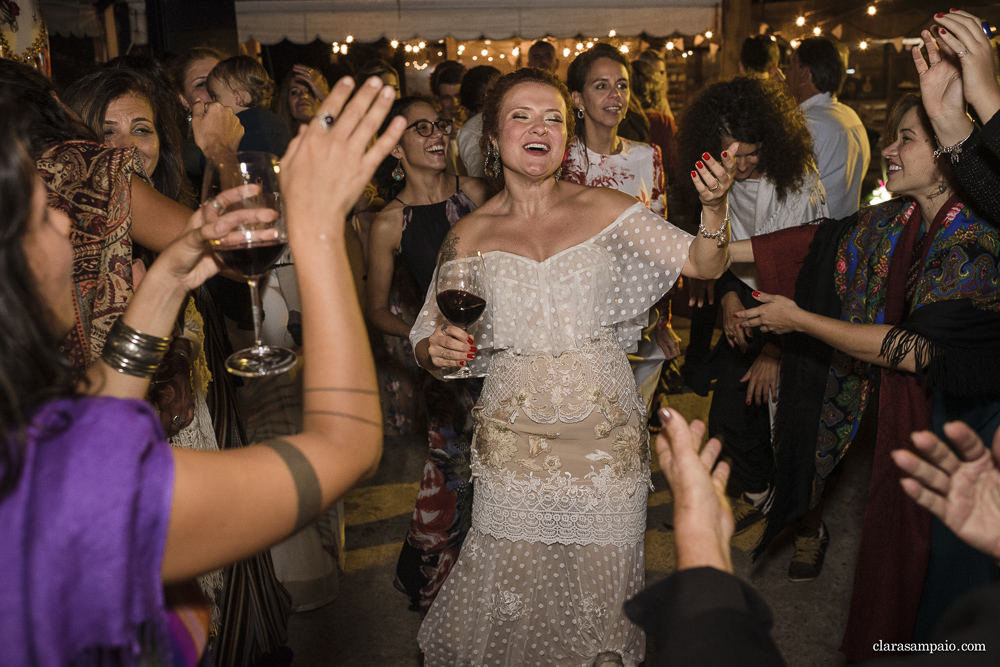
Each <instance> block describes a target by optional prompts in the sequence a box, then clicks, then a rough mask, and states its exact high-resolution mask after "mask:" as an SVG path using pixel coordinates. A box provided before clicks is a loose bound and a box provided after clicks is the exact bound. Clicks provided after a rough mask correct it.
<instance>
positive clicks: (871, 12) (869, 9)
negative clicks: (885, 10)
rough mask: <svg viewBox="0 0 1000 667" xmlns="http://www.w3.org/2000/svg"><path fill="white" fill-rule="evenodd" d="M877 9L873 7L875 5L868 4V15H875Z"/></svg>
mask: <svg viewBox="0 0 1000 667" xmlns="http://www.w3.org/2000/svg"><path fill="white" fill-rule="evenodd" d="M877 11H878V10H877V9H875V5H868V16H875V12H877Z"/></svg>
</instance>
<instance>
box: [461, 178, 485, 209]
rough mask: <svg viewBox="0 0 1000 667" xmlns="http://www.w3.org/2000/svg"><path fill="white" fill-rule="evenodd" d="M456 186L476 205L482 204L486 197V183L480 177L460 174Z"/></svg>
mask: <svg viewBox="0 0 1000 667" xmlns="http://www.w3.org/2000/svg"><path fill="white" fill-rule="evenodd" d="M458 187H459V188H461V189H462V192H464V193H465V194H466V196H468V197H469V199H471V200H472V202H473V203H474V204H475V205H476V206H482V205H483V204H484V203H486V200H487V199H488V196H489V195H488V192H487V189H486V183H485V182H483V180H482V179H480V178H473V177H471V176H461V177H459V179H458Z"/></svg>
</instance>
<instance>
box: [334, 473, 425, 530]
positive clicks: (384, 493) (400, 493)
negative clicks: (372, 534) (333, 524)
mask: <svg viewBox="0 0 1000 667" xmlns="http://www.w3.org/2000/svg"><path fill="white" fill-rule="evenodd" d="M419 488H420V482H413V483H412V484H381V485H379V486H362V487H359V488H357V489H352V490H351V491H350V492H349V493H348V494H347V495H346V496H344V521H345V523H346V524H347V525H348V526H358V525H361V524H363V523H372V522H373V521H381V520H382V519H389V518H391V517H394V516H399V515H400V514H412V513H413V506H414V504H415V503H416V501H417V490H418V489H419Z"/></svg>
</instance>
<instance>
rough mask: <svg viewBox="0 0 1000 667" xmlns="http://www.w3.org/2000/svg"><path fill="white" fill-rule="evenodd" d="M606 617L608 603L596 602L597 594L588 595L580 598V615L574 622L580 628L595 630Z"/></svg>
mask: <svg viewBox="0 0 1000 667" xmlns="http://www.w3.org/2000/svg"><path fill="white" fill-rule="evenodd" d="M607 617H608V603H607V602H598V598H597V595H588V596H586V597H584V598H582V599H581V600H580V615H579V616H578V617H577V619H576V624H577V626H578V627H580V628H581V629H585V630H595V629H596V628H598V627H601V626H602V625H603V624H604V621H605V619H607Z"/></svg>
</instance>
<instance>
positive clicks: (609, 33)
mask: <svg viewBox="0 0 1000 667" xmlns="http://www.w3.org/2000/svg"><path fill="white" fill-rule="evenodd" d="M617 34H618V33H616V32H615V31H614V30H609V31H608V37H614V36H615V35H617Z"/></svg>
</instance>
